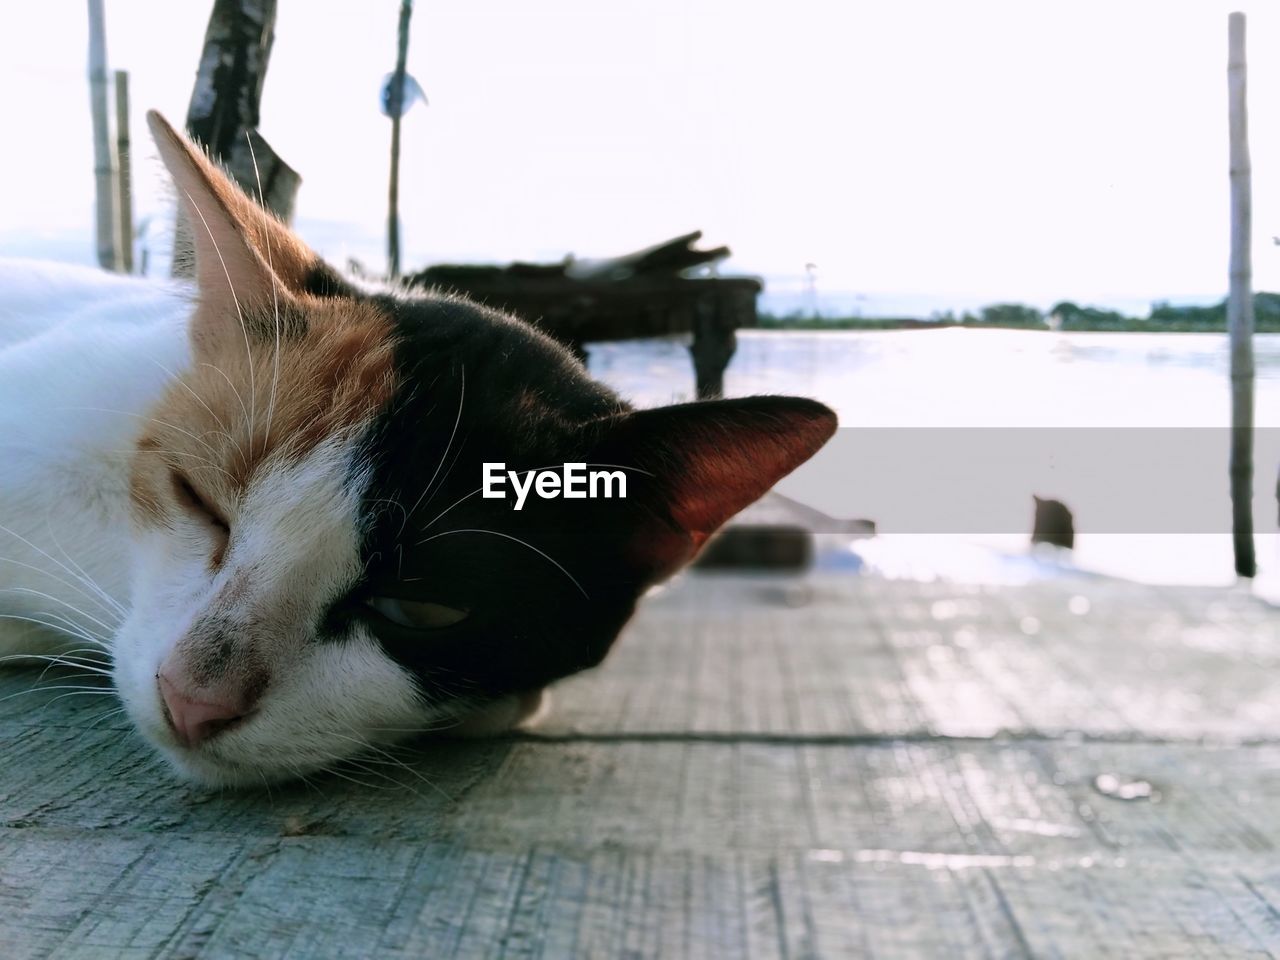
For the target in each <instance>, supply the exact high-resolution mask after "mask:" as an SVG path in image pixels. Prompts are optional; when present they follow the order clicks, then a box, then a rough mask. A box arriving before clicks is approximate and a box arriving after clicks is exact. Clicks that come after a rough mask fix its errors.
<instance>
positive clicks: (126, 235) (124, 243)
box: [115, 70, 133, 273]
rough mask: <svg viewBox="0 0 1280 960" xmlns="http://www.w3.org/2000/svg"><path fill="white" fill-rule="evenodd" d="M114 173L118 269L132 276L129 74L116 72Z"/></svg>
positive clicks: (122, 71)
mask: <svg viewBox="0 0 1280 960" xmlns="http://www.w3.org/2000/svg"><path fill="white" fill-rule="evenodd" d="M115 81H116V161H117V163H118V167H117V170H116V186H117V191H116V193H117V201H118V204H119V208H118V209H119V211H120V266H121V268H122V269H123V270H124V272H125V273H133V179H132V178H133V168H132V166H131V164H130V158H129V74H128V72H127V71H125V70H117V71H116V77H115Z"/></svg>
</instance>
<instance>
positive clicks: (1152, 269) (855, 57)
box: [0, 0, 1280, 305]
mask: <svg viewBox="0 0 1280 960" xmlns="http://www.w3.org/2000/svg"><path fill="white" fill-rule="evenodd" d="M280 7H281V9H280V14H279V20H278V22H277V34H276V45H275V50H274V54H273V57H272V61H271V68H270V72H269V74H268V78H267V84H266V93H265V97H264V102H263V123H262V130H263V133H264V135H265V136H266V137H267V139H268V140H270V141H271V142H272V144H273V145H274V146H275V147H276V148H277V150H278V151H279V152H280V153H281V155H282V156H284V157H285V159H286V160H288V161H289V162H290V163H291V164H292V165H293V166H295V167H296V168H297V169H299V170H300V172H301V173H302V175H303V178H304V182H303V187H302V191H301V193H300V195H299V207H298V217H299V218H298V222H297V225H298V227H299V230H300V232H301V233H302V234H303V235H304V237H305V238H306V239H308V240H309V241H310V242H311V243H312V244H313V245H314V246H316V247H317V248H318V249H320V250H321V252H323V253H325V254H326V255H328V256H330V257H332V258H333V259H334V260H335V261H337V262H341V261H342V259H343V257H344V256H345V255H346V254H347V253H355V254H358V255H360V256H361V257H363V258H364V259H366V260H367V261H369V262H371V263H372V264H373V265H375V266H378V267H381V266H382V265H383V262H382V260H381V251H382V243H383V241H382V230H383V223H384V218H385V196H386V186H385V184H386V169H387V162H388V161H387V153H388V143H389V138H390V123H389V121H388V120H386V119H385V118H384V117H382V116H381V114H380V113H379V112H378V109H377V98H378V88H379V84H380V82H381V79H382V77H383V75H384V74H385V73H386V72H388V71H389V70H390V69H391V68H392V66H393V63H394V52H395V23H396V16H397V10H398V3H396V2H395V0H376V2H367V3H352V2H336V0H325V2H315V0H309V2H305V3H304V2H303V0H281V4H280ZM208 8H209V5H208V4H207V3H201V2H181V3H175V2H172V0H168V2H166V0H107V28H108V38H107V47H108V57H109V60H110V63H111V66H112V67H113V68H124V69H128V70H129V71H130V81H131V85H132V93H133V106H134V122H133V125H132V126H133V129H132V136H133V138H134V141H135V143H146V142H145V126H144V124H143V123H142V112H143V110H144V109H145V108H147V107H151V106H154V107H156V108H158V109H160V110H161V111H162V112H164V113H166V114H167V115H168V116H169V117H170V118H171V119H173V120H175V121H176V122H180V121H181V120H182V118H183V117H184V116H185V112H186V107H187V101H188V99H189V97H190V92H191V83H192V78H193V74H194V70H195V66H196V62H197V59H198V55H199V50H200V47H201V43H202V39H203V33H204V26H205V21H206V19H207V16H208ZM1232 8H1240V9H1244V10H1246V11H1247V12H1248V13H1249V40H1250V56H1251V62H1250V89H1251V108H1252V114H1251V117H1250V120H1251V124H1252V131H1251V133H1252V143H1253V161H1254V201H1255V206H1254V224H1255V261H1254V269H1255V286H1256V287H1257V288H1258V289H1272V290H1280V247H1277V246H1275V245H1273V244H1272V241H1271V236H1272V234H1273V233H1274V234H1280V9H1278V8H1277V7H1276V5H1275V4H1267V3H1234V4H1228V3H1223V2H1217V0H1198V2H1195V3H1190V2H1188V3H1182V2H1170V0H1165V2H1119V0H1113V2H1110V3H1096V2H1079V0H1077V2H1073V3H1070V4H1062V3H1052V4H1050V3H1032V2H1020V3H995V2H977V0H970V2H966V3H963V4H959V3H942V2H939V3H922V2H914V3H913V2H894V3H889V2H887V0H879V2H874V3H872V2H859V3H853V2H844V3H842V2H835V0H832V2H826V3H822V2H816V0H814V2H805V0H790V2H787V3H781V2H768V3H765V2H737V3H733V2H698V0H683V2H668V0H643V2H631V0H609V2H607V3H603V2H600V0H545V2H536V3H535V2H528V0H448V2H446V0H419V2H418V6H417V9H416V10H415V13H414V18H413V32H412V40H411V43H410V51H409V70H410V72H411V73H413V74H414V75H415V76H416V77H417V78H418V80H419V81H420V82H421V84H422V86H423V88H424V89H425V90H426V92H427V95H428V96H429V97H430V99H431V105H430V106H429V107H427V108H425V109H424V108H423V107H422V106H421V105H419V106H416V107H415V108H414V109H413V110H412V111H411V112H410V113H409V114H408V116H407V117H406V121H405V141H404V148H403V168H402V169H403V180H404V183H403V187H402V210H401V213H402V219H403V223H404V228H403V229H404V235H405V242H406V245H407V250H408V255H407V256H406V257H405V262H406V264H407V265H408V266H416V265H420V264H423V263H425V262H427V261H433V260H440V259H451V260H507V259H512V258H558V257H559V256H561V255H563V254H564V253H566V252H570V251H572V252H575V253H577V254H579V255H581V256H601V255H609V254H614V253H620V252H625V251H627V250H629V249H632V248H635V247H638V246H643V245H645V244H648V243H651V242H654V241H657V240H659V239H664V238H666V237H669V236H672V235H674V234H676V233H680V232H683V231H685V230H688V229H694V228H702V229H703V230H704V231H706V235H707V240H708V241H709V242H711V243H728V244H730V245H731V246H732V247H733V249H734V251H735V257H734V260H733V261H732V262H731V264H730V267H731V268H732V269H737V270H742V271H750V272H758V273H762V274H764V275H766V276H768V277H770V278H773V281H774V287H775V289H781V288H785V286H786V284H787V282H788V280H789V279H790V280H794V278H796V277H797V276H799V275H801V274H802V272H803V265H804V264H805V263H806V262H813V263H816V264H817V265H818V268H819V277H820V284H821V288H822V289H824V290H845V291H860V292H864V293H870V294H873V295H874V294H877V293H891V292H898V293H911V294H917V295H925V296H934V297H940V298H946V297H958V298H974V297H976V298H980V299H986V300H994V299H1023V300H1027V301H1031V302H1038V303H1041V304H1043V305H1047V304H1048V303H1049V302H1051V301H1053V300H1056V299H1059V298H1064V297H1069V298H1073V299H1077V300H1080V301H1084V302H1090V301H1092V302H1113V303H1120V302H1126V301H1131V300H1139V301H1141V300H1148V299H1154V298H1165V297H1168V298H1179V297H1189V296H1206V295H1218V294H1220V293H1221V292H1223V291H1224V290H1225V286H1226V257H1227V199H1228V183H1227V136H1226V32H1227V31H1226V17H1227V12H1228V11H1229V10H1230V9H1232ZM86 43H87V41H86V13H85V5H84V3H83V2H76V0H53V2H48V3H42V4H22V5H14V6H13V8H12V9H7V10H6V29H5V31H4V34H3V35H2V36H0V89H3V90H4V91H5V93H4V98H5V99H4V106H5V109H4V116H5V125H6V129H7V131H8V134H7V136H6V138H5V139H6V141H7V146H6V149H4V150H2V151H0V253H8V254H27V255H30V254H36V255H40V254H44V255H52V256H59V257H63V258H71V259H80V260H84V261H86V262H89V261H91V259H92V240H91V236H92V234H91V231H90V229H89V227H90V224H91V222H92V210H93V205H92V195H93V178H92V156H91V139H90V125H89V115H88V99H89V98H88V84H87V82H86V79H85V71H86ZM153 157H154V154H153V152H152V151H151V149H150V145H149V143H146V153H145V154H143V155H140V157H139V161H138V162H137V167H138V168H139V169H138V175H139V179H140V183H139V185H138V192H139V197H138V210H137V214H136V215H137V216H139V217H143V216H146V215H148V214H153V215H154V214H157V213H158V212H159V211H160V210H161V208H162V204H163V198H162V192H161V191H160V189H159V186H160V184H161V175H160V170H159V168H158V164H157V163H156V162H155V161H154V159H153Z"/></svg>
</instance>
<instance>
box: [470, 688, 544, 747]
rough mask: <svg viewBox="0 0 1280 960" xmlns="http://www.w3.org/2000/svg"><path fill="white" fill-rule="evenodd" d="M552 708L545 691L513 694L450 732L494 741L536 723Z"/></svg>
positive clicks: (473, 715) (481, 710) (474, 714)
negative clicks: (499, 735) (509, 732)
mask: <svg viewBox="0 0 1280 960" xmlns="http://www.w3.org/2000/svg"><path fill="white" fill-rule="evenodd" d="M550 707H551V694H550V693H548V692H547V690H545V689H541V690H528V691H526V692H524V693H513V694H511V695H509V696H506V697H503V698H502V699H500V700H495V701H494V702H493V703H491V704H489V705H488V706H485V707H483V708H481V709H480V710H478V711H477V712H475V713H473V714H471V715H470V716H468V717H467V718H466V719H465V720H463V721H462V723H460V724H459V725H458V726H456V727H454V728H453V730H451V731H450V732H451V733H452V734H453V735H454V736H458V737H468V738H470V737H493V736H497V735H498V734H500V733H507V732H508V731H510V730H514V729H515V728H516V727H528V726H532V725H533V724H535V723H537V722H538V721H539V720H541V719H542V718H543V717H544V716H546V714H547V711H548V710H549V709H550Z"/></svg>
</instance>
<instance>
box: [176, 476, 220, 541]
mask: <svg viewBox="0 0 1280 960" xmlns="http://www.w3.org/2000/svg"><path fill="white" fill-rule="evenodd" d="M172 478H173V490H174V494H175V495H176V496H177V498H178V502H179V503H180V504H182V506H183V507H184V508H185V509H186V510H187V511H188V512H189V513H192V514H194V515H195V516H197V517H199V518H200V519H201V520H203V521H205V522H206V523H208V524H209V525H210V526H212V527H213V528H214V529H215V530H216V531H217V532H218V534H219V536H220V537H221V539H222V541H223V542H225V541H226V538H227V537H229V536H230V535H231V525H230V524H229V523H227V521H226V519H225V518H224V517H223V516H222V514H221V513H219V512H218V511H217V510H216V509H215V508H214V507H213V506H212V505H211V504H210V503H209V501H208V500H206V499H205V498H204V497H202V496H201V495H200V494H199V492H198V491H197V490H196V488H195V487H194V486H192V484H191V481H190V480H188V479H187V478H186V477H185V476H183V475H182V474H181V473H178V472H177V471H174V473H173V474H172Z"/></svg>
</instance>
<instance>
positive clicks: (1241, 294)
mask: <svg viewBox="0 0 1280 960" xmlns="http://www.w3.org/2000/svg"><path fill="white" fill-rule="evenodd" d="M1227 38H1228V57H1227V102H1228V117H1229V120H1230V137H1231V267H1230V282H1231V285H1230V295H1229V296H1228V298H1227V330H1228V334H1229V336H1230V339H1231V460H1230V468H1229V469H1230V476H1231V531H1232V538H1233V544H1234V548H1235V562H1236V573H1237V574H1238V575H1240V576H1242V577H1252V576H1253V575H1254V574H1255V573H1256V572H1257V560H1256V558H1255V556H1254V548H1253V292H1252V290H1251V289H1250V285H1251V283H1252V268H1251V265H1250V250H1249V245H1250V243H1251V241H1252V222H1251V220H1252V212H1251V203H1252V201H1251V196H1250V191H1251V185H1250V175H1251V172H1250V167H1249V108H1248V103H1247V97H1246V94H1247V84H1246V77H1247V69H1246V64H1245V18H1244V14H1243V13H1233V14H1231V15H1230V16H1229V17H1228V18H1227Z"/></svg>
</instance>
